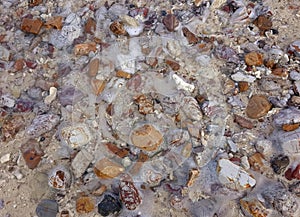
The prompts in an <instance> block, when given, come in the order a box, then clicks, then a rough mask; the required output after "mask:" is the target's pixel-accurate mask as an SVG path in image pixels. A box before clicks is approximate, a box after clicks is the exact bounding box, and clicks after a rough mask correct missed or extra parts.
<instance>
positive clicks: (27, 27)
mask: <svg viewBox="0 0 300 217" xmlns="http://www.w3.org/2000/svg"><path fill="white" fill-rule="evenodd" d="M42 26H43V21H42V20H40V19H29V18H24V19H23V20H22V24H21V29H22V31H24V32H28V33H33V34H36V35H37V34H39V32H40V30H41V28H42Z"/></svg>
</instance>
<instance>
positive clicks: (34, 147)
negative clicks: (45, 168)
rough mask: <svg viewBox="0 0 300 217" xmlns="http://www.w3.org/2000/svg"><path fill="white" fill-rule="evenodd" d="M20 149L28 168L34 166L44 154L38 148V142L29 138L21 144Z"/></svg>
mask: <svg viewBox="0 0 300 217" xmlns="http://www.w3.org/2000/svg"><path fill="white" fill-rule="evenodd" d="M20 149H21V152H22V156H23V158H24V160H25V163H26V165H27V166H28V168H29V169H34V168H36V167H37V166H38V164H39V163H40V161H41V159H42V156H43V155H44V152H43V150H42V149H41V148H40V146H39V144H38V142H37V141H35V140H33V139H31V140H29V141H28V142H26V143H25V144H23V145H22V146H21V148H20Z"/></svg>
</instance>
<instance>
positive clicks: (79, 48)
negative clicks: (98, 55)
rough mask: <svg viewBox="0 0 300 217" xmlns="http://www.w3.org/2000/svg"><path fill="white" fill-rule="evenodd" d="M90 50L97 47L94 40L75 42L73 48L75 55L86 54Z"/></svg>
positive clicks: (94, 50) (94, 49)
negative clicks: (81, 42) (82, 42)
mask: <svg viewBox="0 0 300 217" xmlns="http://www.w3.org/2000/svg"><path fill="white" fill-rule="evenodd" d="M91 51H93V52H96V51H97V47H96V43H95V42H90V43H84V44H76V45H75V48H74V53H75V55H79V56H82V55H88V54H89V53H90V52H91Z"/></svg>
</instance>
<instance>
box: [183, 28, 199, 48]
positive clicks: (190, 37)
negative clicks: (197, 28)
mask: <svg viewBox="0 0 300 217" xmlns="http://www.w3.org/2000/svg"><path fill="white" fill-rule="evenodd" d="M182 33H183V35H184V37H186V39H187V40H188V42H189V44H196V43H198V41H199V38H198V37H197V36H196V35H195V34H194V33H192V32H191V31H190V30H189V29H188V28H186V27H183V28H182Z"/></svg>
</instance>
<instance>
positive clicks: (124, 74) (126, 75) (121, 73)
mask: <svg viewBox="0 0 300 217" xmlns="http://www.w3.org/2000/svg"><path fill="white" fill-rule="evenodd" d="M116 76H117V77H119V78H126V79H129V78H131V74H130V73H128V72H125V71H123V70H118V71H117V72H116Z"/></svg>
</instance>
